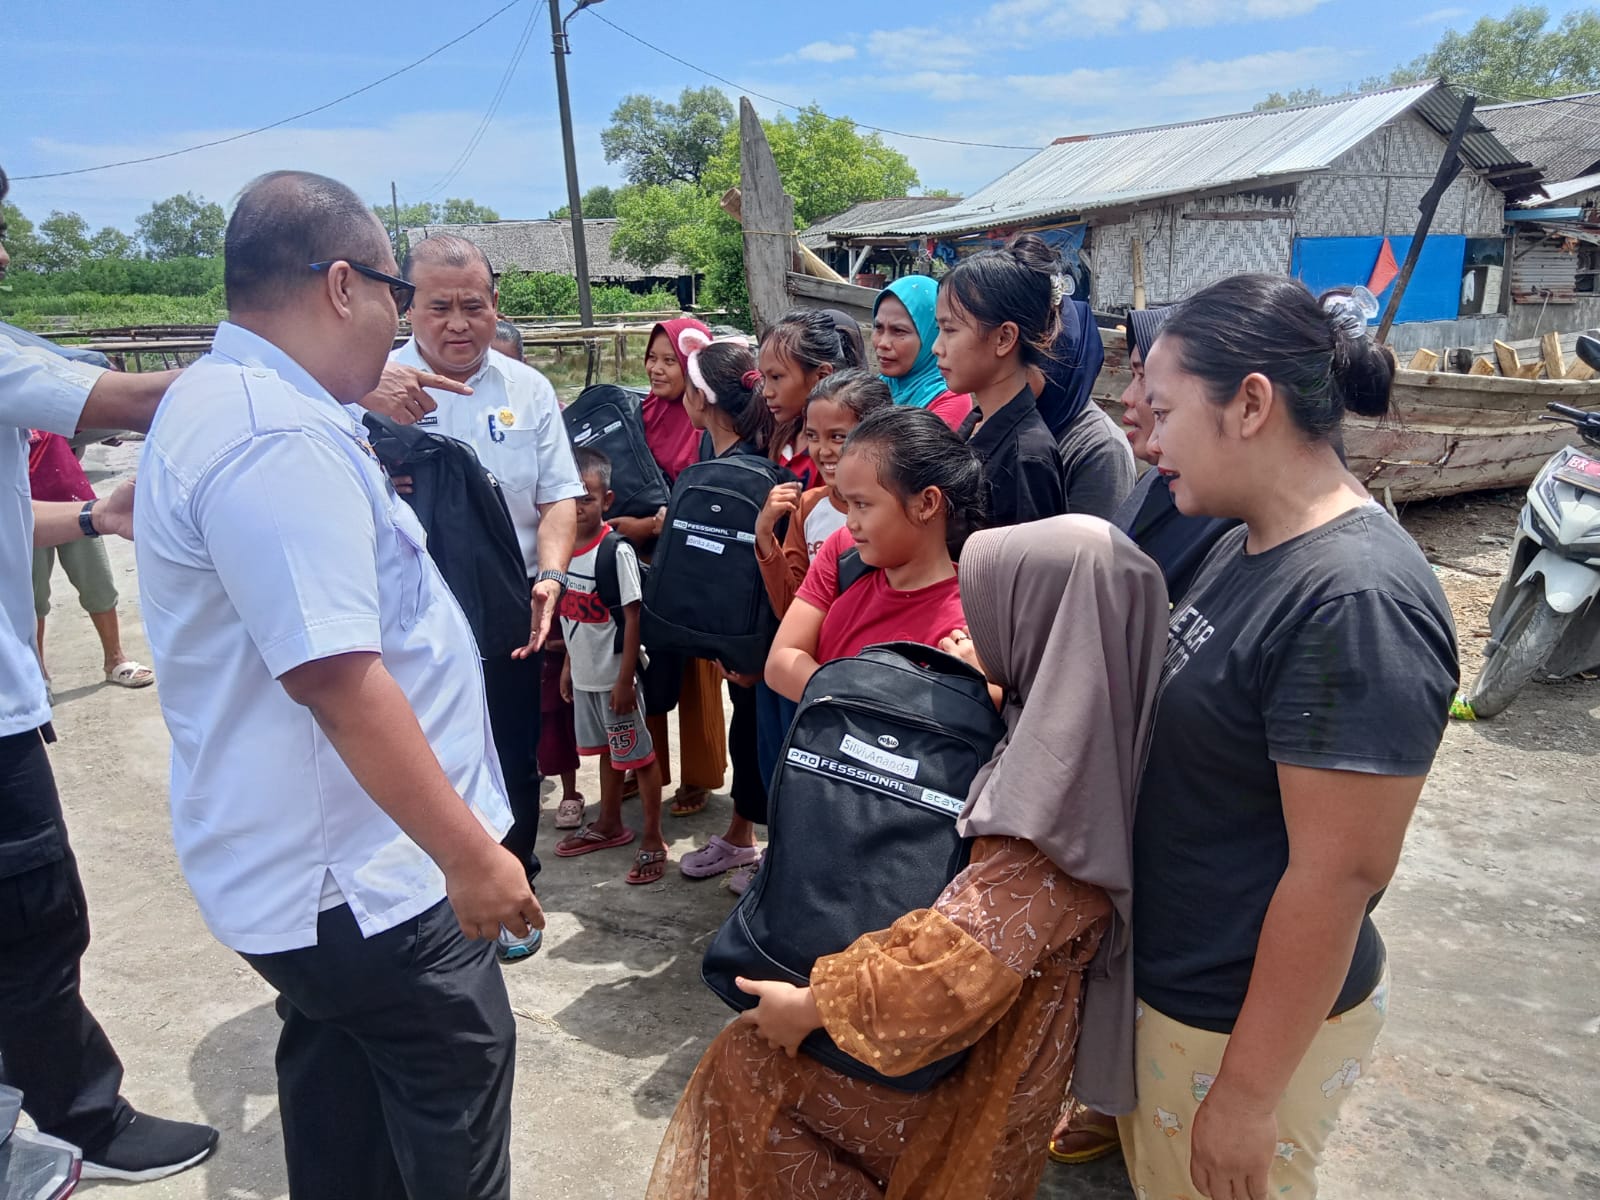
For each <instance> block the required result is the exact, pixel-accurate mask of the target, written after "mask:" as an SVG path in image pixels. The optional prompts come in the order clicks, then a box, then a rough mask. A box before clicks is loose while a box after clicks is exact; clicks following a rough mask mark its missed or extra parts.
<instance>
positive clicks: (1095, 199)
mask: <svg viewBox="0 0 1600 1200" xmlns="http://www.w3.org/2000/svg"><path fill="white" fill-rule="evenodd" d="M1460 104H1461V100H1460V97H1459V96H1457V95H1456V94H1455V93H1454V92H1452V91H1451V90H1450V89H1448V88H1445V87H1443V86H1441V85H1439V84H1438V83H1436V82H1432V81H1430V82H1427V83H1420V84H1413V85H1411V86H1409V87H1403V88H1392V89H1389V90H1387V91H1382V92H1371V93H1368V94H1367V95H1364V96H1355V97H1352V98H1350V99H1348V100H1335V101H1330V102H1328V103H1324V104H1316V105H1310V106H1308V107H1305V108H1284V109H1269V110H1267V111H1264V112H1249V113H1238V114H1235V115H1233V116H1226V117H1215V118H1212V119H1210V120H1206V121H1193V122H1189V123H1186V124H1182V125H1163V126H1159V127H1156V128H1153V129H1134V130H1127V131H1124V132H1119V133H1104V134H1096V135H1093V136H1088V137H1081V138H1062V139H1060V140H1058V141H1057V142H1056V143H1055V144H1053V145H1051V146H1047V147H1045V149H1043V150H1041V151H1040V152H1039V153H1038V154H1036V155H1034V156H1033V157H1032V158H1030V159H1028V160H1027V161H1026V162H1023V163H1021V164H1019V165H1017V166H1016V167H1013V168H1012V169H1011V170H1010V171H1008V172H1006V174H1004V175H1002V176H1001V177H1000V178H999V179H997V180H995V181H994V182H993V183H991V184H988V185H986V186H985V187H983V188H980V189H979V190H978V192H977V193H976V194H974V195H973V196H971V197H970V198H969V199H967V200H964V201H963V202H962V203H960V204H957V205H954V206H952V207H950V208H947V209H944V210H943V211H941V212H940V213H938V214H937V216H935V217H932V218H929V219H926V220H922V221H900V222H892V221H891V222H879V223H876V224H873V225H867V224H865V223H863V225H861V226H858V227H856V228H853V229H841V230H837V231H835V236H838V237H851V236H858V237H859V236H877V235H889V234H893V235H905V236H908V237H920V236H924V235H946V234H960V233H967V232H974V231H977V230H982V229H993V228H996V227H999V226H1007V225H1020V224H1025V223H1031V222H1037V221H1041V220H1049V219H1052V218H1064V217H1069V216H1074V215H1078V214H1083V213H1091V212H1096V211H1100V210H1104V209H1109V208H1120V207H1124V206H1127V205H1131V204H1137V203H1140V202H1142V201H1146V200H1154V199H1158V198H1160V197H1163V196H1174V195H1183V194H1186V193H1190V192H1204V191H1212V190H1216V189H1229V188H1233V189H1241V190H1242V189H1244V188H1247V187H1249V186H1251V185H1256V186H1261V187H1269V186H1272V185H1274V184H1278V183H1287V182H1290V181H1292V180H1294V179H1298V178H1303V177H1304V176H1307V175H1311V174H1315V173H1317V172H1319V171H1326V170H1328V169H1329V167H1331V166H1332V164H1333V162H1334V160H1335V159H1337V158H1338V157H1339V156H1340V155H1341V154H1343V153H1344V152H1345V151H1347V150H1349V149H1350V148H1351V147H1353V146H1355V145H1357V144H1358V143H1360V142H1361V141H1363V140H1365V139H1366V138H1368V137H1370V136H1371V135H1372V134H1373V133H1375V132H1377V131H1378V130H1379V129H1381V128H1383V126H1384V125H1386V124H1388V123H1389V122H1390V121H1392V120H1394V119H1395V118H1396V117H1398V116H1400V115H1401V114H1402V113H1405V112H1407V111H1409V110H1412V109H1415V110H1416V111H1417V115H1418V116H1420V117H1422V118H1423V119H1424V120H1426V121H1427V122H1428V123H1429V124H1430V125H1432V126H1433V127H1434V128H1435V129H1438V130H1440V132H1441V133H1443V134H1446V135H1448V134H1449V132H1450V130H1451V129H1452V128H1453V127H1454V125H1455V118H1456V114H1457V113H1458V112H1459V111H1460ZM1462 157H1463V158H1464V159H1466V161H1467V162H1468V163H1469V164H1470V165H1472V166H1473V167H1476V168H1478V169H1480V170H1491V169H1494V168H1501V169H1503V168H1506V167H1509V166H1513V165H1520V164H1517V162H1516V160H1515V158H1514V157H1513V155H1512V154H1511V152H1510V151H1508V150H1507V149H1506V148H1505V147H1504V146H1502V145H1501V144H1500V142H1499V141H1498V140H1496V138H1495V137H1494V135H1493V134H1492V133H1490V132H1489V131H1488V129H1487V128H1486V127H1484V126H1483V125H1481V124H1479V123H1477V122H1474V128H1473V130H1472V131H1471V132H1470V133H1469V134H1468V136H1467V138H1466V139H1465V141H1464V143H1463V146H1462ZM1530 174H1535V175H1536V173H1530ZM1502 186H1504V184H1502Z"/></svg>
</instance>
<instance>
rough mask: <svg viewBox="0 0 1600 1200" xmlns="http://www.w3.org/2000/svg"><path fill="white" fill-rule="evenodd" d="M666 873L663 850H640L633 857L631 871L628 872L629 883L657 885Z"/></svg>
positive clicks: (665, 859)
mask: <svg viewBox="0 0 1600 1200" xmlns="http://www.w3.org/2000/svg"><path fill="white" fill-rule="evenodd" d="M666 873H667V852H666V851H665V850H641V851H639V853H638V854H635V855H634V856H633V869H632V870H630V871H629V872H628V875H627V880H628V882H629V883H659V882H661V877H662V876H663V875H665V874H666Z"/></svg>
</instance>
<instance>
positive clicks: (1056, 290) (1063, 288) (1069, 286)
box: [1050, 275, 1077, 308]
mask: <svg viewBox="0 0 1600 1200" xmlns="http://www.w3.org/2000/svg"><path fill="white" fill-rule="evenodd" d="M1076 290H1077V288H1076V287H1075V286H1074V285H1073V282H1072V276H1071V275H1052V276H1050V307H1051V308H1060V307H1061V302H1062V301H1063V300H1065V299H1066V298H1067V297H1068V296H1071V295H1072V293H1073V292H1074V291H1076Z"/></svg>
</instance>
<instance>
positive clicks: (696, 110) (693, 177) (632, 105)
mask: <svg viewBox="0 0 1600 1200" xmlns="http://www.w3.org/2000/svg"><path fill="white" fill-rule="evenodd" d="M733 117H734V112H733V102H732V101H730V100H729V99H728V98H727V97H726V96H724V95H723V94H722V93H721V92H720V91H719V90H717V89H716V88H714V87H703V88H684V89H683V91H682V92H681V93H680V94H679V96H678V102H677V103H676V104H668V103H666V102H665V101H663V100H657V99H655V98H654V97H653V96H646V95H643V94H634V95H631V96H624V97H623V99H622V103H620V104H618V105H617V107H616V108H615V109H614V110H613V111H612V113H611V124H610V125H609V126H608V127H607V128H606V129H605V130H604V132H602V133H601V134H600V144H601V145H602V146H604V147H605V152H606V161H607V162H608V163H615V162H620V163H621V164H622V173H623V174H624V175H625V176H627V179H628V182H629V183H633V184H638V185H640V186H642V187H648V186H650V185H651V184H669V183H699V182H700V178H701V176H702V175H704V174H705V170H706V167H707V165H708V164H709V163H710V161H711V158H712V156H713V155H715V154H716V153H717V151H718V150H719V148H720V147H721V146H722V144H723V141H724V137H725V135H726V133H727V131H728V130H729V129H730V128H731V127H732V126H733V124H734V119H733Z"/></svg>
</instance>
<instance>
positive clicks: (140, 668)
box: [106, 658, 156, 688]
mask: <svg viewBox="0 0 1600 1200" xmlns="http://www.w3.org/2000/svg"><path fill="white" fill-rule="evenodd" d="M155 681H156V673H155V672H154V671H152V670H151V669H150V668H149V667H147V666H145V665H144V664H143V663H139V662H134V661H133V659H131V658H130V659H127V660H125V661H123V662H119V663H118V664H117V665H116V666H114V667H112V668H111V670H109V671H107V672H106V682H107V683H114V684H116V685H117V686H118V687H125V688H142V687H149V686H150V685H151V684H152V683H154V682H155Z"/></svg>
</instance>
